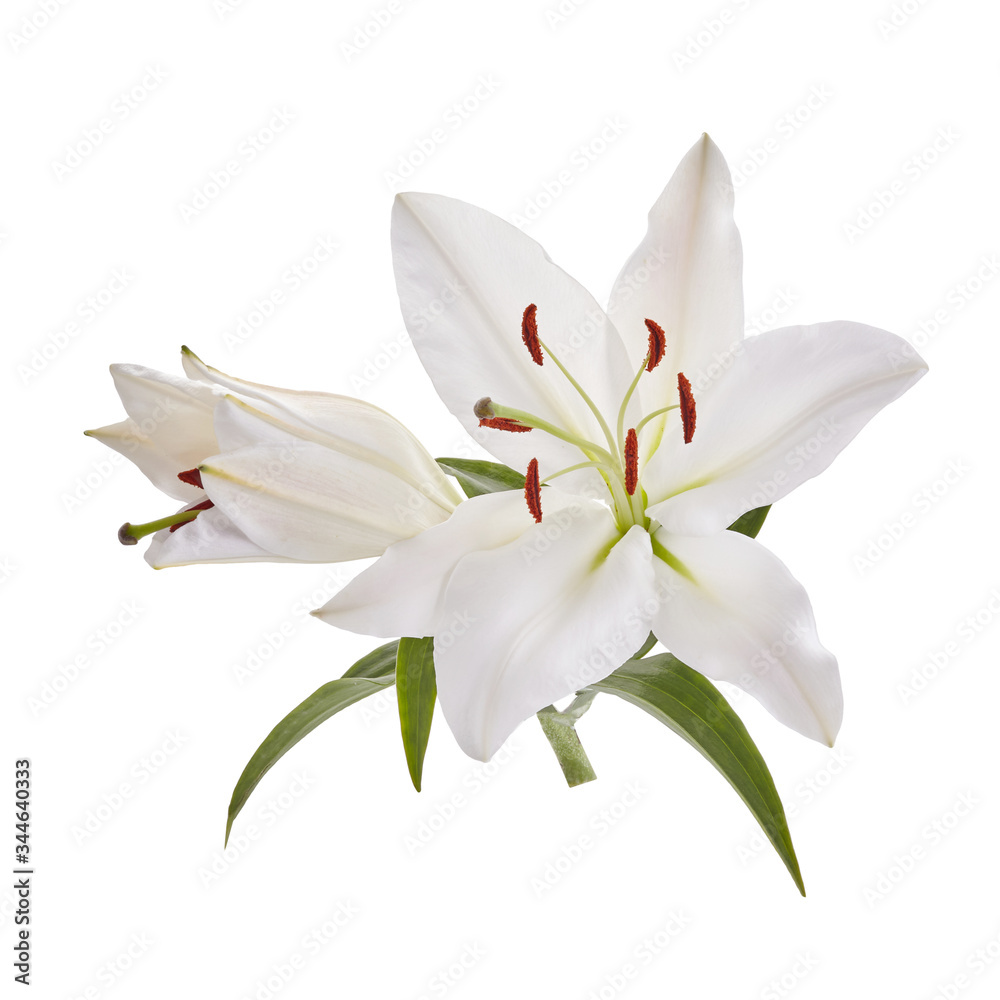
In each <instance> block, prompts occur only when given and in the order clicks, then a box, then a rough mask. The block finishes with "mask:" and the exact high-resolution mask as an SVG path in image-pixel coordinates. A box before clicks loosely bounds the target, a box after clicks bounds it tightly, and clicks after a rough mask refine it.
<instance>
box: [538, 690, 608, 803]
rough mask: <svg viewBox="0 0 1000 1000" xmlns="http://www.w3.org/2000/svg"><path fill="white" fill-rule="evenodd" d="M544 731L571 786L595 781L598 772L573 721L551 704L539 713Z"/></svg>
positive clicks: (539, 719)
mask: <svg viewBox="0 0 1000 1000" xmlns="http://www.w3.org/2000/svg"><path fill="white" fill-rule="evenodd" d="M538 721H539V722H540V723H541V726H542V732H543V733H545V738H546V739H547V740H548V741H549V743H550V744H551V746H552V749H553V751H554V752H555V755H556V760H558V761H559V766H560V767H561V768H562V773H563V777H565V779H566V784H567V785H569V787H570V788H573V787H574V786H576V785H583V784H585V783H586V782H588V781H593V780H594V779H595V778H596V777H597V774H596V773H595V771H594V768H593V767H592V766H591V764H590V759H589V758H588V757H587V751H586V750H584V749H583V744H582V743H581V742H580V737H579V736H578V735H577V732H576V730H575V729H574V728H573V723H572V721H567V720H566V719H565V718H563V713H561V712H557V711H556V710H555V709H554V708H553V707H552V706H551V705H549V706H548V707H546V708H543V709H542V710H541V711H540V712H539V713H538Z"/></svg>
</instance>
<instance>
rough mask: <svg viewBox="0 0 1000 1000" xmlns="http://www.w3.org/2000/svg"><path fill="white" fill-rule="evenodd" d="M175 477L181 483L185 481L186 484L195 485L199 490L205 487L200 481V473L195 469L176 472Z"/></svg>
mask: <svg viewBox="0 0 1000 1000" xmlns="http://www.w3.org/2000/svg"><path fill="white" fill-rule="evenodd" d="M177 478H178V479H179V480H180V481H181V482H182V483H187V484H188V486H196V487H198V489H199V490H203V489H204V488H205V487H204V486H203V485H202V482H201V473H200V472H199V471H198V470H197V469H188V470H187V472H178V473H177Z"/></svg>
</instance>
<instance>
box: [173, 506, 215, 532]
mask: <svg viewBox="0 0 1000 1000" xmlns="http://www.w3.org/2000/svg"><path fill="white" fill-rule="evenodd" d="M214 506H215V504H214V503H212V501H211V500H202V502H201V503H196V504H195V505H194V506H193V507H188V510H208V508H209V507H214ZM195 520H197V518H194V517H192V518H191V521H195ZM191 521H181V522H180V523H179V524H172V525H170V528H169V530H170V531H176V530H177V529H178V528H183V527H184V525H185V524H190V523H191Z"/></svg>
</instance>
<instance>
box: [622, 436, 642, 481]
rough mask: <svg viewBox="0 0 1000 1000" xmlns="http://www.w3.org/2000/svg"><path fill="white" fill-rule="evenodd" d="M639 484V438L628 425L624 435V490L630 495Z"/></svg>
mask: <svg viewBox="0 0 1000 1000" xmlns="http://www.w3.org/2000/svg"><path fill="white" fill-rule="evenodd" d="M638 485H639V438H638V437H637V436H636V433H635V428H634V427H630V428H629V431H628V434H627V435H626V436H625V492H626V493H627V494H628V495H629V496H632V494H633V493H635V488H636V486H638Z"/></svg>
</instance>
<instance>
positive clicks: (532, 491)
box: [524, 458, 542, 524]
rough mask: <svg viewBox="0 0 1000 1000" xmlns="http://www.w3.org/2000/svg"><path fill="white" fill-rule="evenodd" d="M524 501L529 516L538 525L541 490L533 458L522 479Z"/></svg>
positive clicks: (540, 513) (536, 463) (540, 516)
mask: <svg viewBox="0 0 1000 1000" xmlns="http://www.w3.org/2000/svg"><path fill="white" fill-rule="evenodd" d="M524 499H525V502H526V503H527V504H528V510H529V511H530V512H531V516H532V517H533V518H534V519H535V523H536V524H538V523H539V522H540V521H541V520H542V489H541V486H540V485H539V482H538V459H537V458H533V459H532V460H531V461H530V462H529V463H528V471H527V474H526V475H525V477H524Z"/></svg>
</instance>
